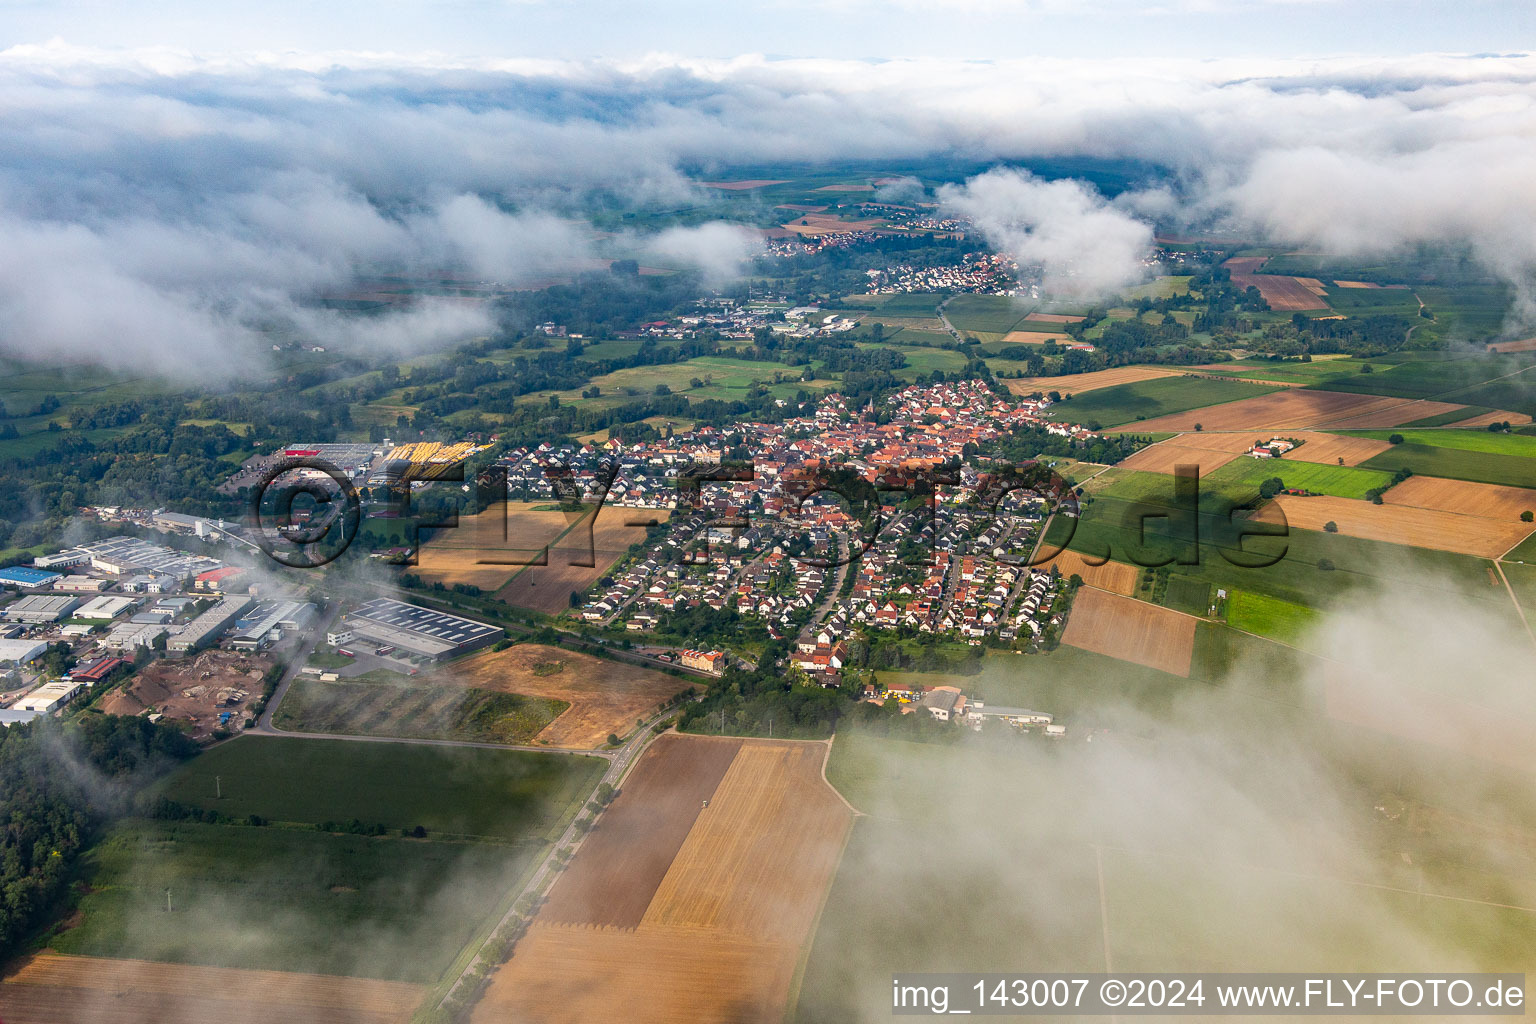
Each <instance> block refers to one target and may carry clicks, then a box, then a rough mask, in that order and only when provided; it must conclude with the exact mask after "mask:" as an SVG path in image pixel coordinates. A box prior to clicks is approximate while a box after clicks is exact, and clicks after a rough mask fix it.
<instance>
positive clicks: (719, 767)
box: [539, 735, 741, 928]
mask: <svg viewBox="0 0 1536 1024" xmlns="http://www.w3.org/2000/svg"><path fill="white" fill-rule="evenodd" d="M740 749H741V740H738V739H716V738H710V737H703V736H699V737H695V736H678V735H669V736H663V737H661V738H660V739H658V740H657V741H656V742H655V743H654V744H652V746H651V749H650V750H648V751H646V753H645V757H644V758H643V759H642V760H641V761H640V763H639V764H638V765H637V766H636V767H635V771H634V773H633V774H632V775H630V777H629V779H628V781H626V782H625V783H624V788H623V791H622V792H621V793H620V794H619V796H618V798H617V799H616V800H614V802H613V805H612V806H611V807H609V808H608V810H607V811H605V812H604V813H603V817H602V823H601V824H600V825H599V826H598V828H597V830H596V831H594V832H593V833H592V835H591V836H590V837H589V838H588V839H587V841H586V842H585V843H583V844H582V847H581V851H580V854H579V855H578V856H577V857H576V859H575V860H574V861H572V862H571V866H570V868H569V869H567V870H566V872H565V874H563V875H561V876H560V880H559V881H558V882H556V883H555V887H554V889H553V890H551V892H550V894H549V902H548V903H546V904H545V905H544V909H543V910H542V911H540V913H539V920H540V921H541V922H545V923H557V924H593V925H611V926H615V927H619V928H633V927H635V926H636V925H638V924H639V923H640V919H641V918H642V917H643V916H645V908H646V907H648V906H650V903H651V897H652V896H654V895H655V893H656V887H657V886H659V885H661V880H662V878H664V877H665V876H666V873H667V869H668V868H669V867H670V866H671V864H672V859H673V858H674V857H676V856H677V851H678V850H679V849H680V848H681V847H682V845H683V841H684V840H685V839H686V838H687V837H688V830H689V829H691V828H693V823H694V819H695V818H697V817H698V816H699V807H700V805H701V804H702V803H703V801H705V800H707V799H708V798H709V797H710V796H712V795H713V794H714V792H715V788H716V787H717V786H718V785H719V784H720V780H721V779H722V778H724V777H725V773H726V770H727V769H728V768H729V767H730V765H731V761H732V760H733V759H734V758H735V757H736V752H737V751H738V750H740Z"/></svg>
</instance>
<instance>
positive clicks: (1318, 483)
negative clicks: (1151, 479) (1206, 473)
mask: <svg viewBox="0 0 1536 1024" xmlns="http://www.w3.org/2000/svg"><path fill="white" fill-rule="evenodd" d="M1127 461H1129V460H1127ZM1271 478H1279V479H1280V480H1282V481H1284V483H1285V486H1286V487H1288V488H1290V489H1292V490H1300V491H1314V492H1316V493H1318V494H1328V495H1332V496H1333V497H1336V498H1359V499H1364V498H1365V492H1367V491H1369V490H1371V489H1373V488H1377V487H1390V486H1391V484H1392V476H1391V474H1389V473H1383V472H1381V471H1380V470H1375V469H1354V468H1351V467H1349V466H1330V465H1327V464H1325V463H1317V462H1299V461H1296V460H1293V459H1290V458H1284V459H1238V460H1237V461H1236V462H1233V463H1230V464H1228V465H1226V466H1223V467H1222V468H1220V469H1218V470H1217V471H1216V472H1215V473H1213V474H1211V478H1210V483H1211V484H1212V485H1214V486H1218V487H1221V488H1222V489H1223V490H1224V491H1226V492H1227V493H1233V492H1235V491H1236V490H1238V489H1241V488H1248V489H1250V490H1252V491H1253V492H1254V493H1257V492H1258V489H1259V485H1260V484H1261V483H1263V482H1264V481H1265V480H1269V479H1271ZM1387 498H1388V500H1390V499H1391V493H1390V492H1389V493H1388V495H1387Z"/></svg>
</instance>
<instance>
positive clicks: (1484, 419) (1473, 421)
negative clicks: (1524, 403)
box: [1419, 409, 1531, 428]
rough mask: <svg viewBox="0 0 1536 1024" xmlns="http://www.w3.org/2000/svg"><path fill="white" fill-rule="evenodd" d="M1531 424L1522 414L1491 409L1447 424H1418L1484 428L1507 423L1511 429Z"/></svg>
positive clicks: (1525, 415) (1421, 424)
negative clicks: (1491, 424) (1489, 425)
mask: <svg viewBox="0 0 1536 1024" xmlns="http://www.w3.org/2000/svg"><path fill="white" fill-rule="evenodd" d="M1530 422H1531V417H1530V416H1528V415H1527V414H1525V413H1523V412H1510V411H1509V410H1508V409H1491V410H1489V411H1488V412H1485V413H1480V414H1479V415H1477V416H1468V417H1467V418H1466V419H1462V420H1451V421H1450V422H1448V423H1443V424H1441V423H1420V424H1419V426H1421V427H1435V426H1446V427H1462V428H1469V427H1486V426H1488V424H1490V423H1508V424H1509V425H1510V426H1512V427H1519V426H1523V425H1525V424H1527V423H1530Z"/></svg>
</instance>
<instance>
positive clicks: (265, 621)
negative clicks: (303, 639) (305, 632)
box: [229, 601, 315, 651]
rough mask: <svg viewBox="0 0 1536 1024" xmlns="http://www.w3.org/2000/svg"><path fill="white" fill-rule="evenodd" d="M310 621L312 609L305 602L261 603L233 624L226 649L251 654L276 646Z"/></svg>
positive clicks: (312, 616) (313, 615) (313, 611)
mask: <svg viewBox="0 0 1536 1024" xmlns="http://www.w3.org/2000/svg"><path fill="white" fill-rule="evenodd" d="M314 617H315V606H314V605H312V604H310V603H309V602H308V601H263V602H262V603H261V604H259V605H257V606H256V607H255V608H254V609H252V610H251V611H250V612H249V613H247V614H246V615H244V616H242V617H241V618H240V621H238V622H236V623H235V632H234V635H233V636H232V637H231V638H230V641H229V645H230V646H231V647H233V648H235V649H236V650H242V651H254V650H257V649H258V648H261V647H265V646H266V645H268V644H271V643H276V642H277V641H278V640H280V639H282V636H283V634H284V633H285V632H291V631H294V630H299V629H303V628H304V627H305V626H307V625H309V623H310V622H312V621H313V620H314Z"/></svg>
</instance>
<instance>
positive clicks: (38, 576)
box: [0, 565, 59, 590]
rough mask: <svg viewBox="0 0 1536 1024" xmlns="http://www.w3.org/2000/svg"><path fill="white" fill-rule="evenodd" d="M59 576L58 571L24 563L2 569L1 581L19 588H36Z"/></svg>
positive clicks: (0, 572) (0, 570)
mask: <svg viewBox="0 0 1536 1024" xmlns="http://www.w3.org/2000/svg"><path fill="white" fill-rule="evenodd" d="M58 578H59V574H58V573H56V572H48V571H47V570H44V569H29V568H27V567H26V566H24V565H13V566H11V567H10V568H9V569H0V583H3V584H5V585H6V586H8V587H15V588H17V589H18V590H35V589H37V588H38V587H45V586H48V585H49V584H50V583H52V582H53V581H54V580H56V579H58Z"/></svg>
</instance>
